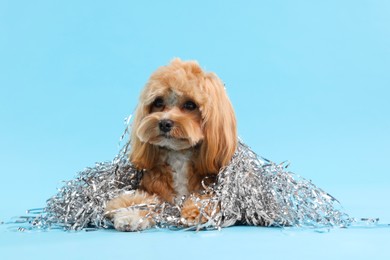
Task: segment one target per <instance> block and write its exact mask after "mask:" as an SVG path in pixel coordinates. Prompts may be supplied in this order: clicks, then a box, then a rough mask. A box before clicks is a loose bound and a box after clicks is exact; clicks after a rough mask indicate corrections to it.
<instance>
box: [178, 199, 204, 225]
mask: <svg viewBox="0 0 390 260" xmlns="http://www.w3.org/2000/svg"><path fill="white" fill-rule="evenodd" d="M206 221H207V219H206V218H205V217H204V216H201V214H200V205H199V203H197V204H196V203H194V202H193V201H192V200H191V199H189V200H187V201H186V202H185V203H184V205H183V207H182V209H181V222H182V223H183V224H184V225H186V226H195V225H197V224H202V223H205V222H206Z"/></svg>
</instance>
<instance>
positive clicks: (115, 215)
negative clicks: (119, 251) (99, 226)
mask: <svg viewBox="0 0 390 260" xmlns="http://www.w3.org/2000/svg"><path fill="white" fill-rule="evenodd" d="M159 203H160V201H159V198H158V197H157V196H155V195H150V194H149V193H147V192H145V191H140V190H137V191H135V193H133V194H123V195H120V196H119V197H117V198H115V199H113V200H110V201H109V202H108V203H107V207H106V215H107V216H108V217H109V218H110V219H111V220H112V221H113V222H114V227H115V229H117V230H119V231H139V230H144V229H147V228H150V227H152V226H153V225H154V224H155V223H154V221H153V218H152V215H151V214H150V212H153V211H150V210H149V209H147V208H142V205H145V206H147V205H151V204H154V205H156V204H159ZM132 206H135V207H132ZM137 206H138V207H140V208H137Z"/></svg>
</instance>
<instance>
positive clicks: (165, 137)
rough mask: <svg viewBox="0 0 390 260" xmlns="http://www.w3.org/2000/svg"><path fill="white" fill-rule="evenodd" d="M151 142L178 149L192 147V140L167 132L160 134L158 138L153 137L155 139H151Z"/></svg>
mask: <svg viewBox="0 0 390 260" xmlns="http://www.w3.org/2000/svg"><path fill="white" fill-rule="evenodd" d="M150 143H151V144H153V145H157V146H160V147H164V148H167V149H171V150H177V151H178V150H184V149H188V148H190V147H192V145H191V142H190V141H189V140H188V138H178V137H174V136H172V135H170V134H167V133H164V134H160V135H158V136H157V137H156V138H153V140H150Z"/></svg>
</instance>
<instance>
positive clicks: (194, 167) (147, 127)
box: [106, 59, 238, 231]
mask: <svg viewBox="0 0 390 260" xmlns="http://www.w3.org/2000/svg"><path fill="white" fill-rule="evenodd" d="M237 139H238V138H237V128H236V118H235V115H234V110H233V107H232V105H231V102H230V101H229V98H228V96H227V94H226V91H225V88H224V85H223V83H222V81H221V80H220V79H219V78H218V77H217V75H216V74H214V73H209V72H205V71H204V70H203V69H202V68H201V67H200V66H199V64H198V63H197V62H195V61H187V62H184V61H181V60H180V59H174V60H173V61H172V62H171V63H170V64H169V65H167V66H163V67H160V68H159V69H157V71H155V72H154V73H153V74H152V75H151V76H150V78H149V80H148V82H147V83H146V86H145V88H144V89H143V91H142V93H141V96H140V99H139V104H138V106H137V109H136V112H135V116H134V121H133V124H132V132H131V138H130V145H131V148H130V152H129V156H130V161H131V163H132V164H133V165H134V166H135V167H137V168H138V169H140V170H141V169H142V170H143V171H144V173H143V177H142V180H141V183H140V186H139V188H138V189H137V190H136V191H135V192H134V193H131V194H123V195H120V196H119V197H117V198H115V199H113V200H111V201H109V202H108V203H107V207H106V212H107V215H108V217H109V218H111V219H112V221H113V223H114V227H115V228H116V229H117V230H120V231H137V230H143V229H147V228H150V227H153V225H154V224H155V223H154V221H153V216H152V215H150V214H148V213H149V211H148V210H143V209H142V208H136V207H133V208H132V207H131V206H135V205H141V204H142V205H143V204H146V205H148V204H159V203H162V202H169V203H175V202H177V201H178V200H179V199H182V198H184V197H185V198H186V200H185V201H184V203H182V206H181V217H182V219H183V220H184V223H187V225H190V224H192V223H194V222H195V221H196V220H198V219H199V214H200V211H199V205H197V203H196V202H194V200H193V199H191V198H190V195H192V197H194V196H195V197H199V198H201V197H202V196H205V195H203V194H202V191H203V189H204V187H203V185H202V181H203V180H204V179H205V178H214V179H215V177H216V176H217V174H218V172H219V171H220V169H221V168H222V167H224V166H226V165H227V164H228V163H229V162H230V160H231V158H232V156H233V154H234V152H235V150H236V147H237ZM121 209H126V210H121Z"/></svg>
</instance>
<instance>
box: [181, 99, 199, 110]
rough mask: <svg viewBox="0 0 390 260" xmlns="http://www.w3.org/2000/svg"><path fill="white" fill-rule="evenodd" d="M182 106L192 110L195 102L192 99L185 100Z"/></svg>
mask: <svg viewBox="0 0 390 260" xmlns="http://www.w3.org/2000/svg"><path fill="white" fill-rule="evenodd" d="M183 108H184V109H186V110H190V111H192V110H195V109H196V104H195V103H194V102H192V101H187V102H185V103H184V105H183Z"/></svg>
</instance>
